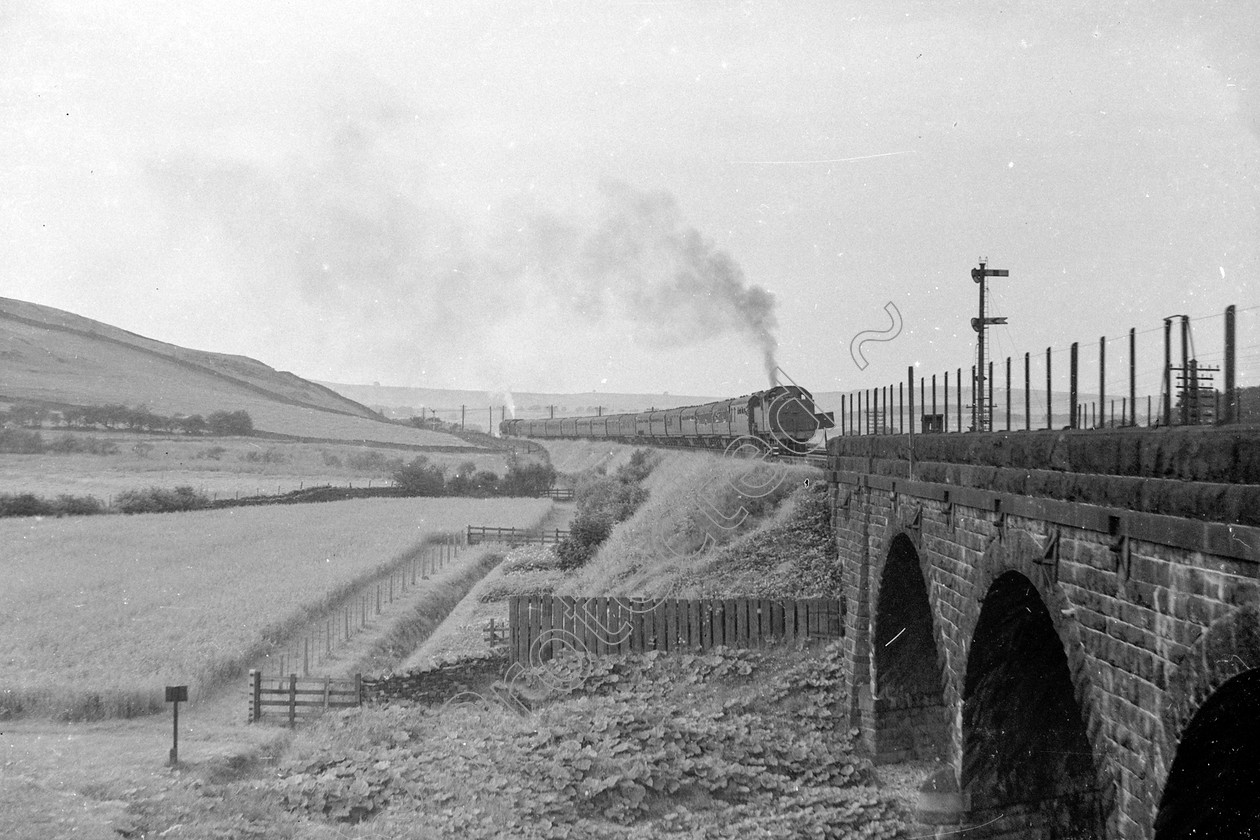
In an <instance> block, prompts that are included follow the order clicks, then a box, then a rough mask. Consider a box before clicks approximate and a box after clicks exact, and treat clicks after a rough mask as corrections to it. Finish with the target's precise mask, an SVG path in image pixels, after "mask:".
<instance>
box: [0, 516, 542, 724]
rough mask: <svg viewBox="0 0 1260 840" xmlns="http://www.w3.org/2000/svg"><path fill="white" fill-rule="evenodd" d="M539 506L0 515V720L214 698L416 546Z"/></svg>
mask: <svg viewBox="0 0 1260 840" xmlns="http://www.w3.org/2000/svg"><path fill="white" fill-rule="evenodd" d="M549 507H550V502H548V501H545V500H537V499H485V500H478V499H372V500H357V501H347V502H332V503H326V504H318V505H297V506H285V507H283V508H267V509H255V508H239V509H229V510H221V511H201V512H195V513H186V514H152V515H137V516H132V517H88V518H71V519H37V518H22V519H11V520H4V521H0V544H3V545H5V546H6V552H5V554H4V556H3V557H0V576H2V577H3V579H4V581H5V586H4V587H3V588H2V589H0V713H4V714H13V713H19V712H20V713H30V712H35V713H38V714H42V715H49V716H54V717H65V718H82V717H106V716H118V715H130V714H137V713H145V712H149V711H154V710H157V709H160V708H162V706H163V703H162V699H163V698H162V686H163V685H165V684H176V683H179V684H185V683H186V684H189V685H191V686H192V688H191V691H192V692H193V693H194V694H195V695H199V694H203V693H206V692H210V691H212V690H213V689H214V688H216V687H218V686H219V685H221V684H222V683H223V681H224V680H226V679H228V678H231V677H233V676H234V675H236V674H239V673H240V672H241V671H242V669H244V668H246V667H249V663H251V662H252V661H254V660H256V659H258V658H259V657H261V656H262V655H264V654H265V653H268V652H269V651H271V650H272V649H273V648H274V646H275V645H276V644H277V643H278V642H280V641H282V640H284V639H285V637H286V636H288V635H290V634H291V633H293V632H295V631H296V630H297V629H299V628H301V627H302V626H304V625H306V624H307V623H310V622H312V621H313V620H315V619H317V618H319V617H321V615H322V614H323V613H324V612H325V611H326V610H328V609H329V608H331V607H334V606H336V605H337V604H338V602H339V601H340V600H341V599H344V598H345V597H347V596H348V595H350V594H351V593H353V592H354V591H355V590H356V588H357V587H359V586H361V585H363V584H364V583H365V582H367V581H370V580H373V579H374V578H375V577H377V576H379V575H380V574H381V573H383V572H385V571H386V570H388V569H390V568H392V567H395V566H397V565H399V564H401V563H404V562H406V560H407V559H408V558H409V556H411V555H412V554H414V553H415V552H417V551H423V550H424V544H425V542H426V540H430V539H432V538H434V537H435V536H437V535H439V534H443V533H448V532H458V531H461V530H462V529H463V527H464V526H465V525H466V524H468V523H469V522H470V521H494V522H498V523H501V524H504V525H512V524H515V525H518V526H523V527H528V526H532V525H534V524H536V523H537V522H538V521H539V520H540V519H541V518H542V516H543V515H544V514H545V511H546V510H547V509H549Z"/></svg>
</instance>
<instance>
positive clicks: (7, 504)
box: [0, 493, 105, 517]
mask: <svg viewBox="0 0 1260 840" xmlns="http://www.w3.org/2000/svg"><path fill="white" fill-rule="evenodd" d="M104 512H105V505H104V504H103V503H102V502H101V500H100V499H98V498H96V497H95V496H69V495H64V494H63V495H61V496H58V497H57V498H56V499H43V498H40V497H39V496H36V495H35V494H33V493H0V517H5V516H87V515H91V514H96V513H104Z"/></svg>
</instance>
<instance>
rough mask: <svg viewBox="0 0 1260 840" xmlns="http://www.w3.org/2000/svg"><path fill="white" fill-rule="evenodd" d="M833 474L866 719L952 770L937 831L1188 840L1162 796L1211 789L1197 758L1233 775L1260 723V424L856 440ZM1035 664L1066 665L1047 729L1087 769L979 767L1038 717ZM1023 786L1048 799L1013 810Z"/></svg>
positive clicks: (935, 779)
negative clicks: (1200, 785) (1236, 720)
mask: <svg viewBox="0 0 1260 840" xmlns="http://www.w3.org/2000/svg"><path fill="white" fill-rule="evenodd" d="M1051 456H1052V457H1051ZM828 467H829V469H828V480H829V481H830V482H831V483H832V485H833V493H832V499H833V500H834V510H833V524H834V526H835V531H836V539H837V546H838V550H839V557H840V563H841V564H842V570H841V571H842V578H843V589H844V592H843V597H844V599H845V601H846V602H847V604H848V605H849V607H848V610H847V613H846V616H845V634H846V635H845V641H844V649H845V657H846V663H845V665H846V670H847V676H848V685H849V695H848V706H847V707H846V711H847V714H848V715H849V716H850V725H851V726H856V727H858V728H859V729H860V731H861V734H862V738H861V742H860V743H861V744H862V745H864V746H865V748H867V749H868V750H870V751H871V753H872V754H873V755H874V757H875V759H876V760H877V762H878V761H887V760H898V759H901V758H905V757H915V756H924V755H930V754H932V755H936V756H939V757H940V759H941V762H942V763H941V765H940V768H939V770H938V771H936V772H934V773H932V774H931V775H930V776H929V777H928V778H927V779H926V780H925V781H924V783H923V786H922V787H921V788H920V799H919V809H918V817H919V820H920V821H921V822H922V823H923V828H924V829H925V830H926V831H928V832H933V831H936V830H942V829H943V830H965V831H966V832H967V835H968V836H969V837H972V838H982V837H987V838H992V837H1011V838H1014V837H1023V836H1030V835H1029V833H1028V832H1029V831H1033V832H1035V833H1036V834H1037V836H1046V837H1069V836H1071V837H1076V836H1097V837H1103V838H1126V840H1127V838H1138V839H1139V840H1154V839H1155V838H1156V837H1158V840H1169V839H1170V838H1172V837H1176V836H1181V835H1179V834H1177V833H1176V820H1175V819H1174V818H1173V817H1169V816H1161V817H1159V820H1160V823H1159V826H1158V833H1157V812H1158V811H1159V810H1160V809H1159V808H1158V803H1159V801H1160V798H1161V796H1167V797H1168V799H1169V802H1170V803H1173V805H1172V806H1170V809H1168V810H1167V812H1168V813H1172V812H1173V811H1175V810H1176V808H1175V803H1176V801H1178V798H1179V797H1180V798H1181V801H1188V800H1192V799H1195V798H1196V797H1198V796H1199V793H1198V792H1197V791H1196V790H1195V789H1193V788H1191V789H1190V792H1189V793H1187V792H1186V789H1185V786H1184V784H1182V782H1180V781H1178V779H1179V778H1182V779H1184V777H1185V776H1186V773H1181V774H1180V776H1179V775H1178V771H1177V769H1176V768H1177V767H1178V761H1179V760H1180V762H1181V765H1184V766H1186V767H1192V768H1193V767H1195V766H1196V762H1198V766H1202V765H1203V763H1204V762H1205V761H1211V760H1216V759H1217V758H1219V757H1220V755H1221V754H1220V753H1219V752H1213V751H1214V750H1217V749H1218V746H1217V742H1218V741H1219V738H1216V737H1215V736H1213V735H1212V733H1213V732H1217V733H1218V734H1219V733H1220V732H1226V733H1227V734H1229V733H1228V730H1221V729H1220V727H1221V726H1224V725H1225V724H1224V723H1223V721H1227V720H1228V719H1230V716H1231V715H1233V714H1234V713H1235V712H1237V710H1239V709H1243V710H1247V709H1251V708H1252V707H1253V706H1254V707H1255V708H1256V709H1257V710H1260V676H1258V674H1260V429H1252V430H1250V431H1248V430H1239V429H1225V430H1220V429H1209V430H1160V431H1159V432H1157V433H1150V432H1146V431H1141V432H1138V431H1133V430H1129V431H1117V432H1114V433H1113V432H1079V431H1077V432H1050V431H1047V432H1031V433H995V434H981V435H977V434H968V435H952V436H951V435H922V436H920V435H916V436H915V437H914V438H913V440H911V439H909V438H907V437H906V436H897V435H886V436H879V437H845V438H839V439H836V440H833V441H831V442H830V445H829V460H828ZM915 571H917V572H918V574H917V575H916V574H913V573H912V572H915ZM924 601H926V608H924V606H923V602H924ZM986 608H987V613H986ZM1019 610H1023V611H1024V614H1025V615H1031V614H1033V613H1036V614H1037V615H1036V621H1032V620H1029V619H1025V618H1023V617H1021V616H1019V615H1016V613H1017V612H1018V611H1019ZM925 613H926V615H927V619H926V620H925V617H924V614H925ZM929 621H930V628H929V626H928V624H929ZM995 628H998V629H995ZM1002 628H1005V629H1002ZM899 633H900V635H898V634H899ZM1024 637H1027V638H1024ZM910 641H913V642H914V646H915V647H916V648H917V650H916V651H913V652H911V651H907V650H901V651H898V650H897V647H898V645H901V643H902V642H910ZM907 647H909V646H908V645H907ZM1030 656H1031V657H1032V658H1033V659H1034V660H1035V661H1038V662H1040V663H1041V666H1040V667H1041V669H1042V670H1044V671H1046V672H1047V673H1048V672H1050V671H1051V670H1054V669H1058V671H1057V673H1058V674H1059V677H1056V678H1055V679H1054V680H1048V681H1046V686H1045V690H1046V692H1048V696H1049V698H1050V699H1049V700H1048V701H1047V702H1048V703H1049V708H1050V712H1048V713H1046V714H1049V715H1050V716H1051V717H1054V718H1055V719H1056V720H1060V721H1061V726H1060V727H1059V729H1057V730H1055V731H1056V732H1057V733H1058V734H1056V736H1055V737H1058V738H1061V739H1063V740H1065V741H1067V742H1068V743H1069V745H1070V750H1072V751H1073V752H1074V753H1075V754H1076V755H1077V756H1078V757H1079V759H1080V760H1079V761H1076V762H1075V763H1074V764H1072V763H1071V762H1066V763H1065V762H1059V763H1057V764H1055V763H1054V762H1050V764H1051V765H1052V768H1051V769H1052V770H1053V772H1051V771H1050V770H1047V772H1046V773H1044V774H1042V775H1040V776H1038V775H1037V774H1032V775H1031V776H1029V775H1026V771H1025V770H1024V769H1022V768H1020V767H1018V766H1016V761H1015V756H1016V753H1017V751H1014V752H1012V751H1009V750H1008V751H1007V752H1005V753H1003V752H1002V751H1001V750H1000V749H999V750H997V753H996V754H997V755H998V758H996V759H992V760H990V759H987V758H986V759H985V760H981V761H979V762H978V763H977V760H976V758H975V756H976V754H977V750H978V746H979V747H983V744H984V737H985V734H984V733H985V732H986V731H988V732H989V734H990V735H991V734H992V732H993V731H997V732H1005V731H1006V730H1005V729H1003V727H1008V726H1010V725H1013V724H1010V722H1009V721H1003V720H1002V719H1001V718H1000V716H999V715H997V714H996V712H995V711H994V709H995V707H996V705H997V704H998V700H997V699H996V698H997V697H998V696H999V695H1000V693H1001V692H1000V691H998V688H1002V690H1009V691H1010V692H1014V693H1015V695H1017V696H1020V697H1023V698H1024V699H1023V700H1020V701H1019V702H1022V703H1024V705H1025V706H1026V707H1028V708H1037V707H1036V706H1035V704H1032V700H1031V699H1028V698H1031V697H1033V696H1034V695H1037V696H1039V695H1038V692H1039V691H1040V689H1037V690H1034V688H1037V686H1038V685H1040V683H1037V682H1036V680H1035V679H1034V677H1038V676H1039V674H1038V673H1037V671H1036V670H1029V669H1023V670H1020V669H1019V668H1017V667H1012V666H1009V665H1008V663H1007V662H1006V661H1005V659H1013V660H1019V659H1020V658H1021V657H1023V658H1028V657H1030ZM1056 656H1057V657H1058V659H1055V657H1056ZM1004 657H1005V659H1004ZM1052 659H1055V662H1053V663H1052V662H1051V660H1052ZM933 663H934V665H935V668H934V669H933V668H932V667H931V666H932V665H933ZM1056 663H1057V664H1056ZM933 672H934V673H935V674H938V675H939V676H938V677H933V676H932V674H933ZM934 679H935V680H936V681H937V682H938V683H939V693H937V694H936V697H937V698H939V700H937V701H936V702H935V703H934V702H933V698H932V692H931V691H930V690H929V689H930V687H931V685H932V683H933V681H934ZM1021 692H1022V694H1020V693H1021ZM933 707H934V715H935V717H931V716H928V715H924V714H920V717H919V720H918V721H917V729H916V723H915V722H914V720H913V718H914V715H913V714H911V713H910V710H912V709H913V710H916V713H922V712H924V711H925V710H927V709H931V708H933ZM1056 716H1057V717H1056ZM1073 716H1075V720H1072V719H1071V718H1072V717H1073ZM926 721H931V722H932V723H931V724H927V723H926ZM1058 725H1059V724H1056V726H1058ZM933 726H934V727H935V728H933ZM1213 727H1216V729H1213ZM1204 733H1207V734H1204ZM1231 737H1232V736H1231ZM991 740H992V739H991ZM1015 740H1016V741H1018V740H1019V737H1018V733H1017V737H1016V739H1015ZM1257 740H1258V743H1257V744H1256V745H1255V750H1256V753H1257V755H1260V737H1258V739H1257ZM942 742H943V743H942ZM1183 742H1184V743H1183ZM996 743H997V742H996V741H993V742H992V744H996ZM1038 743H1039V742H1037V741H1036V740H1035V739H1027V738H1026V739H1025V744H1024V746H1025V747H1027V748H1029V749H1034V750H1035V749H1043V751H1048V746H1047V744H1046V743H1045V742H1040V746H1038ZM992 744H990V746H992ZM1187 744H1188V745H1189V746H1187ZM1030 745H1031V746H1030ZM1183 747H1184V749H1181V748H1183ZM969 750H970V753H969ZM1179 750H1180V755H1179ZM1204 756H1206V758H1204ZM986 761H987V762H988V763H987V764H986V763H985V762H986ZM1255 763H1256V764H1257V765H1258V766H1260V760H1257V761H1256V762H1255ZM1069 764H1071V766H1068V765H1069ZM1187 772H1189V771H1187ZM986 774H988V775H986ZM1003 774H1006V775H1009V776H1013V777H1014V778H1015V781H1016V782H1017V783H1019V782H1020V781H1021V780H1023V781H1030V783H1035V785H1034V786H1036V787H1037V788H1038V790H1039V791H1040V793H1039V794H1038V795H1036V796H1030V797H1026V800H1027V801H1017V798H1015V797H1011V796H1005V795H1004V793H1003V789H1002V784H1001V780H1002V778H1004V775H1003ZM1022 774H1023V775H1022ZM1191 775H1193V774H1192V773H1191ZM1008 781H1009V780H1008ZM1256 784H1257V786H1258V789H1260V775H1258V778H1257V780H1256ZM1008 787H1009V785H1008ZM1166 788H1167V790H1166ZM1169 791H1172V792H1171V793H1169ZM1042 794H1044V795H1042ZM1004 796H1005V798H1004ZM1257 800H1258V801H1260V797H1257ZM1021 818H1022V819H1023V820H1024V822H1023V824H1020V819H1021ZM1257 819H1260V816H1258V817H1257Z"/></svg>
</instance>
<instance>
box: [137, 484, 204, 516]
mask: <svg viewBox="0 0 1260 840" xmlns="http://www.w3.org/2000/svg"><path fill="white" fill-rule="evenodd" d="M209 506H210V500H209V499H208V498H206V496H205V495H204V494H202V493H198V492H197V491H196V490H195V489H193V488H192V487H187V486H184V487H176V488H175V489H174V490H168V489H167V488H165V487H150V488H149V489H148V490H126V491H124V492H122V493H119V494H118V496H117V497H116V498H115V499H114V507H116V508H117V509H118V510H119V511H121V512H122V513H169V512H172V511H182V510H200V509H201V508H206V507H209Z"/></svg>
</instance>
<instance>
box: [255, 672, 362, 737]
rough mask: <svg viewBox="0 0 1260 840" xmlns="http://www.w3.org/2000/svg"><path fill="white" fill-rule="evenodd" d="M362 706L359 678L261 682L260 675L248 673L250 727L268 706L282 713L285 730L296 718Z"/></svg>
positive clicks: (290, 678)
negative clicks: (285, 716) (285, 713)
mask: <svg viewBox="0 0 1260 840" xmlns="http://www.w3.org/2000/svg"><path fill="white" fill-rule="evenodd" d="M362 704H363V676H362V675H361V674H355V675H354V679H352V680H334V679H331V678H329V677H310V678H306V679H301V678H299V677H298V675H297V674H289V676H287V677H278V678H264V677H263V675H262V671H255V670H251V671H250V672H249V722H250V723H256V722H257V721H259V720H261V719H262V716H263V710H264V709H265V708H266V707H268V706H273V707H279V708H282V709H284V710H286V712H287V716H288V723H289V726H294V725H295V724H296V723H297V717H298V715H303V716H305V715H310V714H318V713H321V712H324V711H327V710H328V709H348V708H352V707H354V706H360V705H362Z"/></svg>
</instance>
